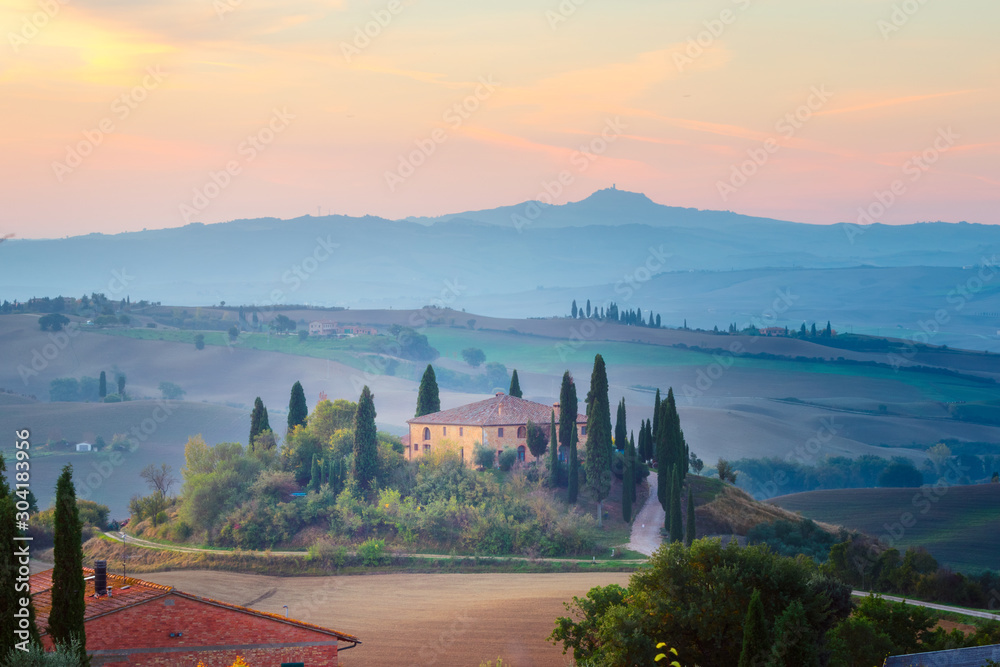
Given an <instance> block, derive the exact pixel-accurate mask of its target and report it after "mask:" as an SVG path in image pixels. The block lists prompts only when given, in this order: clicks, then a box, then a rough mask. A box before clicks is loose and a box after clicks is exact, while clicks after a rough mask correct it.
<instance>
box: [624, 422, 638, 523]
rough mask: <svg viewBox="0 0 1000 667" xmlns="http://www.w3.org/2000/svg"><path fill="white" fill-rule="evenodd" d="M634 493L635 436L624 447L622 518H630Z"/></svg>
mask: <svg viewBox="0 0 1000 667" xmlns="http://www.w3.org/2000/svg"><path fill="white" fill-rule="evenodd" d="M633 495H635V437H634V436H633V438H632V440H631V441H630V442H629V444H628V446H627V447H625V474H624V475H622V518H623V519H625V523H628V522H629V521H631V520H632V500H634V499H633V497H632V496H633Z"/></svg>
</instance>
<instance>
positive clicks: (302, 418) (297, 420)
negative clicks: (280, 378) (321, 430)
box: [288, 380, 309, 433]
mask: <svg viewBox="0 0 1000 667" xmlns="http://www.w3.org/2000/svg"><path fill="white" fill-rule="evenodd" d="M308 418H309V408H308V407H307V406H306V392H305V390H303V389H302V383H301V382H299V381H298V380H296V381H295V384H293V385H292V395H291V396H290V397H289V399H288V432H289V433H291V432H292V429H294V428H295V427H296V426H300V425H301V426H305V425H306V419H308Z"/></svg>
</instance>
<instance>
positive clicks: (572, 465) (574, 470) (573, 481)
mask: <svg viewBox="0 0 1000 667" xmlns="http://www.w3.org/2000/svg"><path fill="white" fill-rule="evenodd" d="M576 439H577V436H576V429H575V428H574V429H573V432H572V433H571V434H570V436H569V482H568V485H567V489H566V500H567V502H569V504H570V505H575V504H576V497H577V495H578V494H579V491H580V462H579V461H578V460H577V458H576Z"/></svg>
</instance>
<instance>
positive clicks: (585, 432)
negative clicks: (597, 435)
mask: <svg viewBox="0 0 1000 667" xmlns="http://www.w3.org/2000/svg"><path fill="white" fill-rule="evenodd" d="M580 435H587V427H586V426H581V427H580Z"/></svg>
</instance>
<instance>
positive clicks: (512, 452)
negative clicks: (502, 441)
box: [499, 447, 517, 472]
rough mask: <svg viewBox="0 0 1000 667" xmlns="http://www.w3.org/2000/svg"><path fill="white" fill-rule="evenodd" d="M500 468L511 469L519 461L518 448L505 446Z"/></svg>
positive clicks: (501, 454)
mask: <svg viewBox="0 0 1000 667" xmlns="http://www.w3.org/2000/svg"><path fill="white" fill-rule="evenodd" d="M499 458H500V470H503V471H504V472H506V471H508V470H510V469H511V468H513V467H514V464H515V463H517V450H516V449H514V448H513V447H505V448H504V450H503V451H502V452H501V453H500V457H499Z"/></svg>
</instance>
